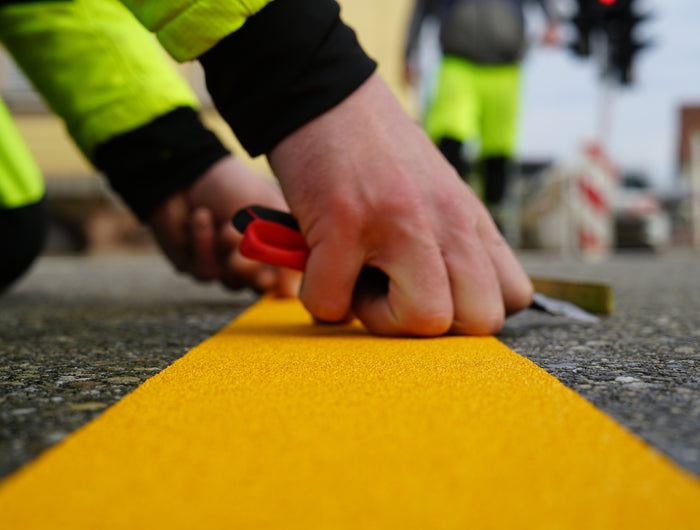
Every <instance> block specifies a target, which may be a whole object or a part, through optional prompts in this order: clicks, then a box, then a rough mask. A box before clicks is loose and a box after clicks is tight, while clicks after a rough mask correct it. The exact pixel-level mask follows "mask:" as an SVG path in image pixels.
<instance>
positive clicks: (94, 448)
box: [0, 300, 700, 530]
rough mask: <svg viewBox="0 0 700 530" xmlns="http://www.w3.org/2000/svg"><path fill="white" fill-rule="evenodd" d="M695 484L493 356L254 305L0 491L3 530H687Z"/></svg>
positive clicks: (460, 340) (529, 369)
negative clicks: (320, 322)
mask: <svg viewBox="0 0 700 530" xmlns="http://www.w3.org/2000/svg"><path fill="white" fill-rule="evenodd" d="M699 521H700V485H699V483H698V482H697V480H696V479H695V478H694V477H691V476H690V475H688V474H686V473H685V472H683V471H682V470H680V469H679V468H678V467H676V466H675V465H673V464H672V463H671V462H670V461H668V460H666V459H665V458H663V457H661V456H660V455H659V454H658V453H657V452H655V451H654V450H653V449H651V448H650V447H649V446H647V445H645V444H644V443H642V442H641V441H640V440H639V439H638V438H636V437H635V436H633V435H631V434H630V433H628V432H627V431H626V430H624V429H623V428H622V427H620V426H619V425H618V424H616V423H615V422H613V421H612V420H611V419H610V418H609V417H607V416H606V415H604V414H603V413H602V412H600V411H599V410H597V409H596V408H594V407H593V406H592V405H590V404H589V403H588V402H587V401H585V400H584V399H582V398H580V397H579V396H578V395H576V394H575V393H574V392H572V391H570V390H568V389H567V388H566V387H564V386H563V385H562V384H561V383H559V382H558V381H557V380H556V379H555V378H553V377H551V376H550V375H548V374H547V373H546V372H544V371H542V370H541V369H539V368H537V367H536V366H535V365H534V364H532V363H531V362H530V361H528V360H526V359H525V358H523V357H521V356H519V355H517V354H516V353H514V352H512V351H511V350H509V349H508V348H507V347H506V346H504V345H503V344H502V343H500V342H499V341H497V340H496V339H494V338H465V337H443V338H437V339H388V338H379V337H374V336H370V335H368V334H366V333H365V332H364V331H363V330H362V329H361V328H359V327H351V328H347V327H328V328H321V327H314V326H312V325H310V322H309V318H308V316H307V315H306V313H305V312H304V310H303V309H302V308H301V306H300V305H299V304H298V302H296V301H276V300H263V301H261V302H259V303H258V304H256V305H255V306H253V308H252V309H250V310H249V311H248V312H246V313H245V314H244V315H243V316H241V317H240V318H239V319H237V320H236V321H235V322H234V323H233V324H232V325H230V326H229V327H227V328H225V329H223V330H222V331H221V332H219V333H218V334H216V335H214V336H213V337H211V338H210V339H208V340H207V341H205V342H204V343H202V344H201V345H200V346H198V347H196V348H194V349H193V350H192V351H190V352H189V353H188V354H187V355H186V356H185V357H183V358H182V359H180V360H179V361H177V362H175V363H174V364H173V365H172V366H171V367H169V368H168V369H166V370H164V371H163V372H161V373H160V374H158V375H157V376H155V377H153V378H151V379H149V380H148V381H146V383H144V384H143V385H142V386H140V387H139V388H138V389H137V390H136V391H134V392H133V393H131V394H130V395H128V396H127V397H126V398H124V399H123V400H122V401H120V402H119V403H117V404H116V405H115V406H113V407H111V408H110V409H109V410H107V411H106V412H105V413H104V414H103V415H102V416H100V417H99V418H98V419H97V420H95V421H93V422H92V423H90V424H88V425H87V426H86V427H84V428H82V429H80V430H79V431H77V432H76V433H75V434H74V435H72V436H70V437H69V438H68V439H67V440H66V441H64V442H63V443H61V444H59V445H58V446H56V447H55V448H54V449H52V450H49V451H47V452H46V453H45V454H44V455H43V456H42V457H40V458H39V459H38V460H37V461H35V462H34V463H33V464H30V465H29V466H27V467H25V468H24V469H23V470H21V471H20V472H18V473H17V474H15V475H14V476H12V477H10V478H9V479H8V480H6V481H5V482H4V483H3V484H2V485H1V486H0V526H2V528H6V529H8V530H9V529H12V530H21V529H29V528H31V529H88V528H90V529H92V528H100V529H120V530H122V529H127V528H128V529H132V528H147V529H149V530H154V529H160V528H164V529H165V528H167V529H180V528H182V529H185V528H186V529H193V528H202V529H234V528H235V529H239V528H240V529H250V528H255V529H258V528H270V529H344V528H353V529H393V528H397V529H411V528H416V529H442V528H460V529H465V528H473V529H487V528H498V529H501V528H502V529H529V528H532V529H574V528H581V529H586V530H590V529H598V528H600V529H620V528H634V529H635V530H639V529H644V528H649V529H652V528H653V529H659V528H674V529H679V528H698V524H700V523H699Z"/></svg>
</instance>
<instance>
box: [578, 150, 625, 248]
mask: <svg viewBox="0 0 700 530" xmlns="http://www.w3.org/2000/svg"><path fill="white" fill-rule="evenodd" d="M618 179H619V171H618V169H617V168H616V167H615V166H614V165H613V164H612V163H611V161H610V159H609V158H608V157H607V156H606V154H605V153H604V151H603V150H602V149H601V147H600V146H598V145H596V144H588V145H585V146H584V147H583V149H582V150H581V157H580V160H579V162H578V164H577V165H576V166H575V167H574V169H573V173H572V181H571V183H570V184H571V188H570V190H571V195H570V199H571V204H570V205H569V206H570V208H571V214H572V218H571V220H572V223H573V227H572V228H573V231H574V238H575V245H576V247H577V248H578V251H579V252H580V254H581V256H582V257H584V258H591V259H600V258H605V257H607V256H608V255H609V254H610V253H611V252H612V250H613V248H614V247H615V217H614V212H613V204H612V202H613V194H614V191H615V188H616V187H617V185H618Z"/></svg>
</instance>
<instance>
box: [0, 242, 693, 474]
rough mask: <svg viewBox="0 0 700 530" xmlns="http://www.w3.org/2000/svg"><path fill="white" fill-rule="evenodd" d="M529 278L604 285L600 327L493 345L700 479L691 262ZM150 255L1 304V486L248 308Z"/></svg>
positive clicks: (538, 325)
mask: <svg viewBox="0 0 700 530" xmlns="http://www.w3.org/2000/svg"><path fill="white" fill-rule="evenodd" d="M520 257H521V260H522V262H523V264H524V265H525V267H526V269H527V270H528V272H530V273H531V274H533V275H537V276H551V277H559V278H566V279H582V280H593V281H603V282H608V283H610V284H611V285H612V286H613V289H614V292H615V312H614V313H613V314H612V315H611V316H606V317H604V318H603V319H602V321H601V322H600V323H598V324H593V325H591V324H580V323H577V322H573V321H570V320H567V319H564V318H559V317H551V316H548V315H544V314H541V313H537V312H534V311H529V310H528V311H525V312H523V313H521V314H519V315H516V316H514V317H511V318H510V319H509V321H508V322H507V325H506V327H505V329H504V330H503V331H502V332H501V333H500V335H499V337H498V338H499V339H500V340H502V341H503V342H504V343H506V344H507V345H508V346H509V347H510V348H511V349H513V350H515V351H516V352H518V353H519V354H521V355H523V356H525V357H527V358H529V359H531V360H532V361H534V362H535V363H536V364H538V365H539V366H540V367H542V368H544V369H545V370H547V371H548V372H549V373H550V374H552V375H553V376H555V377H557V378H558V379H560V380H561V381H562V382H563V383H565V384H566V385H567V386H569V387H570V388H572V389H574V390H575V391H576V392H578V393H579V394H580V395H581V396H583V397H584V398H586V399H588V400H589V401H591V402H592V403H593V404H594V405H596V406H597V407H599V408H601V409H602V410H603V411H605V412H606V413H608V414H610V415H611V416H612V417H614V418H615V419H616V420H617V421H618V422H620V423H621V424H622V425H624V426H625V427H627V428H628V429H629V430H631V431H632V432H634V433H635V434H637V435H638V436H640V437H642V438H643V439H644V440H646V441H647V442H649V443H650V444H652V445H653V446H654V447H656V448H657V449H659V450H660V451H662V452H663V453H665V454H666V455H668V456H670V457H671V458H672V459H673V460H674V461H675V462H677V463H678V464H679V465H681V466H682V467H684V468H685V469H687V470H689V471H691V472H693V473H695V474H697V475H700V256H698V255H697V254H693V253H691V252H689V251H673V252H669V253H665V254H660V255H654V254H651V253H638V254H620V255H616V256H615V257H614V258H612V259H610V260H607V261H605V262H601V263H583V262H580V261H576V260H573V259H568V260H566V259H562V258H560V257H557V256H552V255H542V254H522V255H521V256H520ZM255 300H256V297H255V295H253V294H252V293H250V292H243V293H238V294H231V293H227V292H224V291H223V290H222V289H220V288H219V287H217V286H215V285H199V284H196V283H193V282H191V281H189V280H188V279H186V278H183V277H180V276H178V275H176V274H175V273H174V272H173V271H172V270H171V269H170V267H169V265H168V264H167V263H166V262H165V261H164V259H162V258H161V257H160V256H151V255H132V256H123V255H122V256H99V257H82V258H80V257H46V258H43V259H42V260H41V261H40V262H39V263H38V264H37V265H36V266H35V267H34V269H33V270H32V271H31V272H30V274H28V275H27V276H26V277H25V278H24V279H23V280H22V281H21V282H20V283H19V284H18V285H17V286H16V287H15V288H14V289H12V290H11V291H10V292H8V293H6V294H5V295H4V296H2V297H0V477H3V476H6V475H8V474H10V473H12V472H13V471H15V470H16V469H18V468H19V467H20V466H21V465H23V464H24V463H26V462H29V461H30V460H32V459H33V458H34V457H36V456H37V455H38V454H39V453H40V452H42V451H43V450H45V449H46V448H48V447H50V446H51V445H53V444H55V443H57V442H59V441H60V440H62V439H63V438H64V437H65V436H66V435H67V434H69V433H70V432H72V431H74V430H75V429H77V428H78V427H80V426H81V425H83V424H85V423H86V422H88V421H90V420H91V419H92V418H94V417H95V416H97V415H99V414H100V413H101V412H102V411H103V410H104V409H105V408H107V407H108V406H109V405H111V404H112V403H114V402H116V401H118V400H119V399H120V398H121V397H123V396H124V395H126V394H127V393H128V392H130V391H131V390H133V389H134V388H136V387H137V386H138V385H139V384H140V383H142V382H143V381H145V380H146V379H147V378H149V377H150V376H152V375H154V374H156V373H157V372H159V371H160V370H162V369H164V368H165V367H167V366H168V365H169V364H170V363H172V362H173V361H174V360H176V359H178V358H179V357H181V356H182V355H184V354H185V353H186V352H187V351H189V350H190V349H191V348H192V347H194V346H196V345H197V344H199V343H200V342H202V341H203V340H204V339H206V338H208V337H209V336H211V335H212V334H214V333H215V332H217V331H218V330H219V329H221V327H223V326H224V325H225V324H227V323H228V322H229V321H231V320H232V319H233V318H235V317H236V315H238V314H239V313H240V312H241V311H242V310H244V309H245V308H246V307H248V306H249V305H250V304H252V303H253V302H255Z"/></svg>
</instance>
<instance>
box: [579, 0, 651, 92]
mask: <svg viewBox="0 0 700 530" xmlns="http://www.w3.org/2000/svg"><path fill="white" fill-rule="evenodd" d="M577 4H578V10H577V12H576V14H575V15H574V16H573V17H572V18H571V23H572V24H573V25H574V28H575V30H576V38H575V39H574V41H573V42H572V43H571V44H570V45H569V47H570V48H571V49H572V50H573V52H574V53H575V54H576V55H577V56H579V57H589V56H591V55H596V56H597V57H599V58H600V59H601V61H602V62H603V65H602V70H603V74H604V75H608V76H612V77H613V78H614V79H616V80H617V81H619V82H620V83H621V84H624V85H629V84H631V83H632V81H633V68H632V67H633V64H634V60H635V57H636V55H637V53H638V52H639V51H640V50H642V49H643V48H645V47H646V46H648V45H649V43H647V42H644V41H641V40H640V39H639V38H638V37H637V36H636V35H635V31H636V29H637V26H638V25H639V24H640V23H641V22H643V21H645V20H647V19H648V18H650V17H649V15H643V14H640V13H638V11H637V10H636V9H635V0H577Z"/></svg>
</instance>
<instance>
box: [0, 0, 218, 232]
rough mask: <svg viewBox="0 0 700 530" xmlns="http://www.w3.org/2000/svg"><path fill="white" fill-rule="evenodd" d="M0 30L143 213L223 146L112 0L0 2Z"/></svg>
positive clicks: (157, 52)
mask: <svg viewBox="0 0 700 530" xmlns="http://www.w3.org/2000/svg"><path fill="white" fill-rule="evenodd" d="M0 35H2V38H3V41H4V43H5V45H6V46H7V48H8V50H9V51H10V52H11V53H12V55H13V56H14V58H15V59H16V61H17V63H18V64H19V65H20V66H21V68H22V69H23V70H24V72H25V73H26V74H27V76H28V77H29V79H30V80H31V81H32V83H33V84H34V85H35V87H36V88H37V89H38V90H39V92H40V93H41V94H42V95H43V96H44V98H45V99H46V101H47V103H48V104H49V106H50V107H51V108H52V109H53V110H54V111H55V112H56V113H57V114H58V115H59V116H60V117H61V118H62V119H63V120H64V121H65V123H66V126H67V128H68V131H69V133H70V134H71V136H72V137H73V139H74V140H75V142H76V144H77V145H78V146H79V147H80V148H81V150H82V151H83V153H84V154H85V156H86V157H87V158H88V159H89V160H90V161H91V162H92V163H93V164H95V165H96V166H97V167H98V168H99V169H100V170H102V171H103V172H104V173H105V174H106V176H107V178H108V179H109V180H110V183H111V184H112V186H113V187H114V189H115V190H116V191H117V192H119V193H120V194H121V195H122V197H123V198H124V200H125V201H126V202H127V204H129V206H130V207H131V208H132V209H133V210H134V212H135V213H136V214H137V215H138V216H139V217H140V218H141V219H146V218H147V217H148V216H149V215H150V213H151V212H152V211H153V209H154V208H155V207H156V206H157V205H158V204H159V203H160V202H162V200H164V199H165V198H166V197H168V196H170V195H171V194H172V193H174V192H175V191H178V190H180V189H183V188H185V187H187V186H188V185H189V184H191V183H192V182H194V180H196V179H197V178H198V177H199V175H200V174H201V173H202V172H203V171H204V170H206V168H207V167H209V166H210V165H211V164H213V163H214V162H215V161H216V160H218V159H219V158H221V157H222V156H224V155H225V154H226V153H227V151H226V150H225V149H224V148H223V146H221V144H220V143H219V141H218V140H217V139H216V138H215V137H214V135H213V134H212V133H210V132H209V131H207V130H206V129H204V127H203V126H202V124H201V123H200V122H199V119H198V117H197V115H196V111H195V109H196V107H197V104H198V103H197V99H196V97H195V95H194V94H193V92H192V90H191V89H190V87H189V85H188V84H187V83H186V82H185V81H184V80H183V79H182V77H181V76H180V75H179V74H178V73H177V71H176V70H175V69H174V67H173V65H172V64H171V63H170V61H169V60H168V59H167V57H166V54H165V53H164V51H163V50H162V49H161V48H160V47H159V46H158V44H157V43H156V41H155V39H154V38H153V36H152V35H150V34H149V33H148V31H146V30H145V29H144V28H143V27H142V26H141V25H140V24H139V23H138V21H137V20H135V19H134V17H133V15H132V14H131V13H129V11H128V10H127V9H126V8H124V6H122V5H121V4H120V3H119V2H118V1H116V0H72V1H52V2H27V1H26V0H25V1H23V2H20V3H14V4H4V5H3V7H1V8H0Z"/></svg>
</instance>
